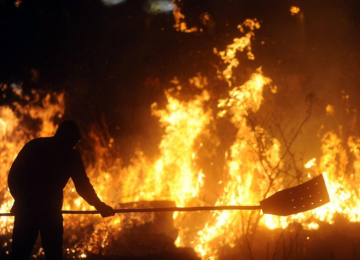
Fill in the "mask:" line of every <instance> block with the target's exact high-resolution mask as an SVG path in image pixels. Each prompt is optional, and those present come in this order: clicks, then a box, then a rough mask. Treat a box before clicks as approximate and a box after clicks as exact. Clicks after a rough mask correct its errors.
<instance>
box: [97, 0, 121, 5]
mask: <svg viewBox="0 0 360 260" xmlns="http://www.w3.org/2000/svg"><path fill="white" fill-rule="evenodd" d="M102 2H103V4H104V5H106V6H112V5H118V4H121V3H125V2H126V0H102Z"/></svg>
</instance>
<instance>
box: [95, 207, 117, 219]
mask: <svg viewBox="0 0 360 260" xmlns="http://www.w3.org/2000/svg"><path fill="white" fill-rule="evenodd" d="M97 210H98V211H99V212H100V214H101V216H102V217H103V218H106V217H110V216H114V215H115V211H114V209H113V208H112V207H110V206H109V205H106V204H105V203H102V204H101V205H100V206H99V207H97Z"/></svg>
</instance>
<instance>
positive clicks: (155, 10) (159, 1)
mask: <svg viewBox="0 0 360 260" xmlns="http://www.w3.org/2000/svg"><path fill="white" fill-rule="evenodd" d="M173 9H174V4H173V3H172V1H171V0H148V1H147V4H146V8H145V10H146V11H147V12H148V13H150V14H159V13H168V12H171V11H172V10H173Z"/></svg>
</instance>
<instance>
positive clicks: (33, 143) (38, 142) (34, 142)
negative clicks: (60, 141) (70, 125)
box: [24, 137, 51, 147]
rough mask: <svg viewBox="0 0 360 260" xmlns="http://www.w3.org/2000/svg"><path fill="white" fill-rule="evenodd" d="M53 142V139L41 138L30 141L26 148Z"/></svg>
mask: <svg viewBox="0 0 360 260" xmlns="http://www.w3.org/2000/svg"><path fill="white" fill-rule="evenodd" d="M50 142H51V137H39V138H35V139H32V140H30V141H29V142H28V143H26V144H25V146H24V147H35V146H42V145H44V144H48V143H50Z"/></svg>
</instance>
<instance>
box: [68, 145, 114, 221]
mask: <svg viewBox="0 0 360 260" xmlns="http://www.w3.org/2000/svg"><path fill="white" fill-rule="evenodd" d="M72 152H73V159H74V161H73V164H72V167H73V169H71V172H72V175H71V178H72V180H73V182H74V184H75V189H76V191H77V193H78V194H79V195H80V196H81V197H83V198H84V199H85V200H86V202H88V203H89V204H90V205H92V206H94V207H95V208H96V209H97V210H98V211H99V212H100V213H101V216H102V217H109V216H113V215H114V214H115V212H114V210H113V208H112V207H110V206H108V205H106V204H105V203H104V202H102V201H101V200H100V199H99V197H98V196H97V194H96V192H95V190H94V188H93V186H92V185H91V183H90V180H89V178H88V177H87V175H86V172H85V167H84V164H83V162H82V159H81V156H80V154H79V152H78V151H76V150H73V151H72Z"/></svg>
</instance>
